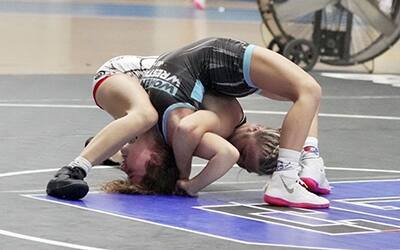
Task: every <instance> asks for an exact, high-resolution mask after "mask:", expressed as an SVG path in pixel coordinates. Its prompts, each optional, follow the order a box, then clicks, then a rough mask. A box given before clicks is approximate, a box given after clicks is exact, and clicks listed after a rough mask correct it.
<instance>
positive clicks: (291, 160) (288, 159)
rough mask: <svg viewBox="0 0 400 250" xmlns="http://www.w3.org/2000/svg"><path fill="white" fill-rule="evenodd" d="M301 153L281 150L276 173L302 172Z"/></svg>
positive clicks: (285, 149)
mask: <svg viewBox="0 0 400 250" xmlns="http://www.w3.org/2000/svg"><path fill="white" fill-rule="evenodd" d="M299 160H300V152H298V151H296V150H292V149H287V148H279V156H278V163H277V169H276V171H288V170H296V171H297V172H298V171H299V170H300V166H299Z"/></svg>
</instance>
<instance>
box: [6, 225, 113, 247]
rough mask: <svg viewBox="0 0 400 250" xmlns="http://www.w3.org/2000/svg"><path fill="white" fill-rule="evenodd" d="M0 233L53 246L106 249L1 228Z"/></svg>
mask: <svg viewBox="0 0 400 250" xmlns="http://www.w3.org/2000/svg"><path fill="white" fill-rule="evenodd" d="M0 234H1V235H5V236H9V237H14V238H18V239H23V240H29V241H35V242H40V243H44V244H49V245H53V246H61V247H68V248H73V249H82V250H106V249H104V248H96V247H88V246H82V245H77V244H71V243H67V242H62V241H56V240H48V239H44V238H39V237H34V236H30V235H25V234H19V233H14V232H10V231H6V230H2V229H0Z"/></svg>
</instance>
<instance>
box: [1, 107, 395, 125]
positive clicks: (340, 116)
mask: <svg viewBox="0 0 400 250" xmlns="http://www.w3.org/2000/svg"><path fill="white" fill-rule="evenodd" d="M0 107H14V108H17V107H18V108H80V109H97V108H98V107H97V106H95V105H68V104H33V103H31V104H29V103H26V104H22V103H0ZM244 112H245V113H247V114H268V115H285V114H286V112H283V111H263V110H245V111H244ZM319 116H320V117H330V118H352V119H373V120H396V121H397V120H400V117H398V116H377V115H359V114H326V113H320V114H319Z"/></svg>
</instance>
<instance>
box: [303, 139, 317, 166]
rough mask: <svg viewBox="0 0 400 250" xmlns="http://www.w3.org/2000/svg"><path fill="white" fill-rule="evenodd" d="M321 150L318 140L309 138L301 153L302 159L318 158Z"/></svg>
mask: <svg viewBox="0 0 400 250" xmlns="http://www.w3.org/2000/svg"><path fill="white" fill-rule="evenodd" d="M318 157H319V148H318V139H317V138H316V137H312V136H309V137H307V139H306V141H305V143H304V147H303V150H302V151H301V159H302V160H303V159H309V158H318Z"/></svg>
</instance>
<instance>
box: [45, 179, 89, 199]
mask: <svg viewBox="0 0 400 250" xmlns="http://www.w3.org/2000/svg"><path fill="white" fill-rule="evenodd" d="M46 191H47V194H48V195H50V196H53V197H56V198H60V199H66V200H80V199H82V198H83V197H85V196H86V194H87V193H88V192H89V186H88V185H87V184H86V183H85V182H84V181H82V182H80V183H71V184H68V185H62V186H59V185H57V183H56V181H52V180H51V181H50V182H49V184H48V185H47V190H46Z"/></svg>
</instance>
